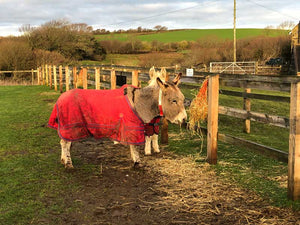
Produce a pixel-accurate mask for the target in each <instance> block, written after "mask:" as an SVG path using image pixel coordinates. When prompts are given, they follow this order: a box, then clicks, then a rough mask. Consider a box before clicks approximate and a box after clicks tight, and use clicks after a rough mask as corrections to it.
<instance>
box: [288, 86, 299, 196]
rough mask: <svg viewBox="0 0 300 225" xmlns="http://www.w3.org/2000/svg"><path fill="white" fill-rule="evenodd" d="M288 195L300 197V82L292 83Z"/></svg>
mask: <svg viewBox="0 0 300 225" xmlns="http://www.w3.org/2000/svg"><path fill="white" fill-rule="evenodd" d="M288 197H289V199H292V200H299V199H300V83H292V84H291V100H290V135H289V161H288Z"/></svg>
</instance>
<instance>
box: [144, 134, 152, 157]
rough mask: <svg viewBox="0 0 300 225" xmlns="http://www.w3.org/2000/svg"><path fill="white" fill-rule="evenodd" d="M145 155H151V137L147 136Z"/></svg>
mask: <svg viewBox="0 0 300 225" xmlns="http://www.w3.org/2000/svg"><path fill="white" fill-rule="evenodd" d="M145 141H146V142H145V155H151V136H147V135H145Z"/></svg>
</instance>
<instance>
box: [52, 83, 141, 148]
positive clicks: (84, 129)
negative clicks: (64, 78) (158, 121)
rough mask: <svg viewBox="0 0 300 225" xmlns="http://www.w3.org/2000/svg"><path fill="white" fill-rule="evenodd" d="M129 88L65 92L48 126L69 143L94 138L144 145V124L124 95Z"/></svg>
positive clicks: (59, 99)
mask: <svg viewBox="0 0 300 225" xmlns="http://www.w3.org/2000/svg"><path fill="white" fill-rule="evenodd" d="M126 87H127V85H124V86H123V87H121V88H120V89H116V90H82V89H73V90H71V91H68V92H65V93H63V94H62V95H61V96H60V97H59V98H58V100H57V102H56V104H55V106H54V109H53V111H52V114H51V116H50V119H49V122H48V126H49V127H51V128H54V129H57V131H58V134H59V136H60V137H61V138H63V139H65V140H67V141H75V140H79V139H83V138H86V137H88V136H93V137H94V138H96V139H98V138H103V137H108V138H110V139H112V140H116V141H119V142H120V143H122V144H134V145H141V144H144V142H145V134H144V129H145V128H144V123H143V121H142V119H141V118H140V117H139V116H138V115H137V113H136V112H135V111H134V109H133V108H132V107H131V105H130V103H129V100H128V98H127V95H124V89H125V88H126Z"/></svg>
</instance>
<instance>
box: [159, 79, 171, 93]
mask: <svg viewBox="0 0 300 225" xmlns="http://www.w3.org/2000/svg"><path fill="white" fill-rule="evenodd" d="M156 82H157V84H158V85H159V87H160V88H161V90H163V91H164V90H165V89H166V88H167V87H169V85H168V84H166V83H165V82H163V81H162V80H161V79H160V78H159V77H157V78H156Z"/></svg>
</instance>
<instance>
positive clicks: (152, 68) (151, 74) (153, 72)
mask: <svg viewBox="0 0 300 225" xmlns="http://www.w3.org/2000/svg"><path fill="white" fill-rule="evenodd" d="M154 75H155V69H154V66H152V67H151V69H150V70H149V76H150V80H152V78H153V77H154Z"/></svg>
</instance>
